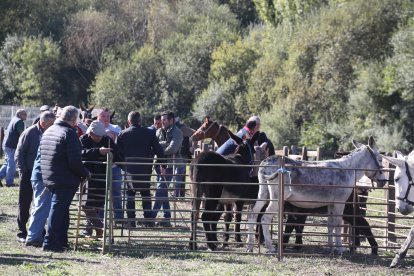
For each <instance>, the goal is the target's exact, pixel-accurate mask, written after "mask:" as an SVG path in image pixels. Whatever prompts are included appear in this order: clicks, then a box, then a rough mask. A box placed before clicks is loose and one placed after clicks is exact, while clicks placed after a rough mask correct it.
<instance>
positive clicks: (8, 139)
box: [4, 116, 24, 149]
mask: <svg viewBox="0 0 414 276" xmlns="http://www.w3.org/2000/svg"><path fill="white" fill-rule="evenodd" d="M23 131H24V122H23V120H22V119H20V118H19V117H16V116H15V117H13V119H12V120H11V121H10V123H9V126H8V127H7V132H6V136H5V137H4V146H6V147H8V148H11V149H15V148H16V147H17V143H18V142H19V137H20V134H22V132H23Z"/></svg>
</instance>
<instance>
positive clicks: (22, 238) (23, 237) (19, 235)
mask: <svg viewBox="0 0 414 276" xmlns="http://www.w3.org/2000/svg"><path fill="white" fill-rule="evenodd" d="M16 236H17V241H18V242H21V243H25V242H26V236H27V234H26V233H23V232H19V233H17V235H16Z"/></svg>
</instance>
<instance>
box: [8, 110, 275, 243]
mask: <svg viewBox="0 0 414 276" xmlns="http://www.w3.org/2000/svg"><path fill="white" fill-rule="evenodd" d="M49 109H50V108H49V106H42V107H41V113H40V115H39V118H38V119H37V120H36V121H35V123H34V124H33V125H32V126H30V127H28V128H27V129H24V122H23V121H24V120H25V119H26V117H27V113H26V111H25V110H23V109H19V110H17V112H16V115H15V117H14V118H13V119H12V120H11V122H10V124H9V126H8V128H7V133H6V136H5V139H4V143H3V148H4V152H5V163H4V164H3V166H2V168H1V169H0V179H1V178H6V185H7V186H12V185H14V184H13V179H14V173H15V172H14V171H13V170H15V167H16V165H17V169H18V171H19V176H20V185H19V210H18V217H17V223H18V228H19V232H18V233H17V238H18V240H19V241H20V242H24V243H25V244H26V245H27V246H36V247H41V246H42V247H43V250H47V251H64V250H66V249H67V248H68V228H69V207H70V204H71V202H72V200H73V198H74V196H75V194H76V192H77V191H78V189H79V184H80V183H82V184H81V186H80V187H81V189H83V188H84V186H85V185H84V184H85V183H86V182H87V190H86V191H87V192H86V201H85V203H84V206H83V209H82V210H83V212H84V213H85V216H86V227H85V230H84V231H83V234H84V235H85V236H91V235H92V234H93V230H95V234H96V236H97V237H101V236H102V229H103V216H104V213H103V209H104V208H103V207H104V203H105V200H104V199H105V191H106V190H105V181H104V180H105V174H106V165H105V164H104V163H103V162H96V161H100V160H104V158H106V155H107V154H108V152H112V154H113V161H114V165H113V167H112V176H113V179H112V192H113V193H112V197H113V209H114V219H115V221H116V222H117V223H118V224H121V225H122V226H126V227H136V224H137V223H140V224H142V225H144V226H147V227H152V226H160V227H171V221H170V219H171V210H170V202H169V187H170V183H171V182H172V180H173V177H175V180H176V181H175V182H176V185H177V186H176V187H175V189H174V196H176V197H183V196H184V191H185V189H184V177H185V164H184V162H185V159H183V156H182V155H187V152H188V148H187V147H183V144H184V145H185V144H186V143H187V144H188V143H189V142H188V137H189V136H191V134H192V133H193V132H194V130H193V129H191V128H188V127H186V126H185V125H183V124H181V123H180V122H179V118H176V116H175V114H174V113H173V112H171V111H165V112H163V113H162V114H158V115H155V116H154V123H153V125H151V126H150V127H143V126H142V125H141V115H140V113H139V112H137V111H132V112H130V113H129V114H128V125H127V128H126V129H124V130H122V129H121V128H120V127H119V126H117V125H114V124H111V122H110V110H109V109H108V108H101V109H98V110H99V112H98V113H97V117H96V120H95V121H91V120H82V121H79V111H78V109H77V108H76V107H74V106H66V107H64V108H60V107H55V108H54V109H53V110H52V111H49ZM80 128H81V129H84V131H82V133H85V134H83V135H79V131H78V130H79V129H80ZM259 128H260V118H259V117H257V116H254V117H251V118H250V119H249V120H248V121H247V123H246V125H245V127H244V128H243V129H241V130H240V131H239V132H238V133H237V135H239V136H240V137H250V136H251V135H253V134H254V133H255V132H256V131H258V130H259ZM85 129H86V131H85ZM266 139H267V138H266ZM233 146H234V144H233V142H232V141H231V140H229V141H227V142H226V143H225V144H224V145H223V146H222V148H220V149H218V152H220V153H222V154H226V153H228V152H230V151H232V147H233ZM183 148H185V150H184V151H183ZM154 157H155V158H154ZM184 157H185V158H187V157H188V156H184ZM154 160H155V162H154ZM83 161H84V162H83ZM89 161H94V162H89ZM174 169H175V171H174ZM153 170H154V171H155V172H156V175H157V187H156V190H155V198H154V204H152V197H151V187H150V183H151V176H152V175H153V173H152V171H153ZM122 171H124V172H125V173H123V172H122ZM123 178H124V179H123ZM123 183H126V214H127V218H128V219H127V220H124V210H123V207H122V192H121V191H122V184H123ZM137 192H139V194H140V196H141V199H142V211H143V218H144V219H139V220H138V219H136V211H137V209H136V202H135V200H136V193H137ZM31 205H32V209H31V214H30V206H31ZM161 209H162V210H163V218H162V219H159V220H156V218H157V216H158V213H159V212H160V210H161ZM29 219H30V221H29ZM124 221H125V222H126V223H124ZM156 222H157V223H156ZM46 223H47V227H46V228H47V231H46V230H45V224H46ZM27 224H28V227H26V225H27Z"/></svg>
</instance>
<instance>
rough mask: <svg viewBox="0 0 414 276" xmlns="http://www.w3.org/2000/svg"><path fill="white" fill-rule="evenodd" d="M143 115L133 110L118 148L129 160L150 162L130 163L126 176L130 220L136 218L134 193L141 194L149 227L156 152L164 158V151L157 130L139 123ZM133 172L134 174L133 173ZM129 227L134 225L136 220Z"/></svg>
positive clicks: (120, 135) (146, 222)
mask: <svg viewBox="0 0 414 276" xmlns="http://www.w3.org/2000/svg"><path fill="white" fill-rule="evenodd" d="M140 121H141V115H140V114H139V112H136V111H132V112H130V113H129V114H128V125H129V127H128V128H127V129H125V130H123V131H122V132H121V133H120V134H119V136H118V139H117V145H118V147H119V150H120V151H121V153H122V154H123V155H124V157H125V159H126V161H127V162H139V163H148V165H127V166H126V172H127V173H128V175H127V179H128V180H129V181H131V180H132V182H129V183H128V191H127V209H128V211H127V216H128V218H129V219H135V217H136V216H135V194H136V192H137V191H139V192H140V193H141V197H142V208H143V210H144V218H146V219H148V220H146V221H144V224H145V225H146V226H152V225H153V224H154V223H153V222H152V221H150V219H151V217H152V212H151V209H152V208H151V192H150V180H151V170H152V163H153V158H154V154H156V155H157V156H158V157H160V158H162V157H163V156H164V151H163V149H162V148H161V146H160V143H159V142H158V139H157V137H156V136H155V132H154V131H153V130H151V129H148V128H146V127H142V126H141V125H140ZM132 174H133V175H132ZM130 226H132V227H135V221H133V222H132V223H131V224H130Z"/></svg>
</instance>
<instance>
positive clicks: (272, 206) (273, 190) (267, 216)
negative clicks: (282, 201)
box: [262, 183, 279, 253]
mask: <svg viewBox="0 0 414 276" xmlns="http://www.w3.org/2000/svg"><path fill="white" fill-rule="evenodd" d="M268 187H269V195H270V201H269V206H268V207H267V208H266V212H265V213H264V215H263V217H262V228H263V235H264V239H265V246H266V247H267V249H268V250H269V252H270V253H274V252H276V249H275V248H274V247H273V245H272V239H271V237H270V229H269V228H270V223H271V222H272V218H273V216H274V214H276V213H277V212H278V207H279V206H278V204H279V203H278V202H277V201H275V200H276V199H277V194H278V193H277V189H278V186H277V185H275V183H269V184H268Z"/></svg>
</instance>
